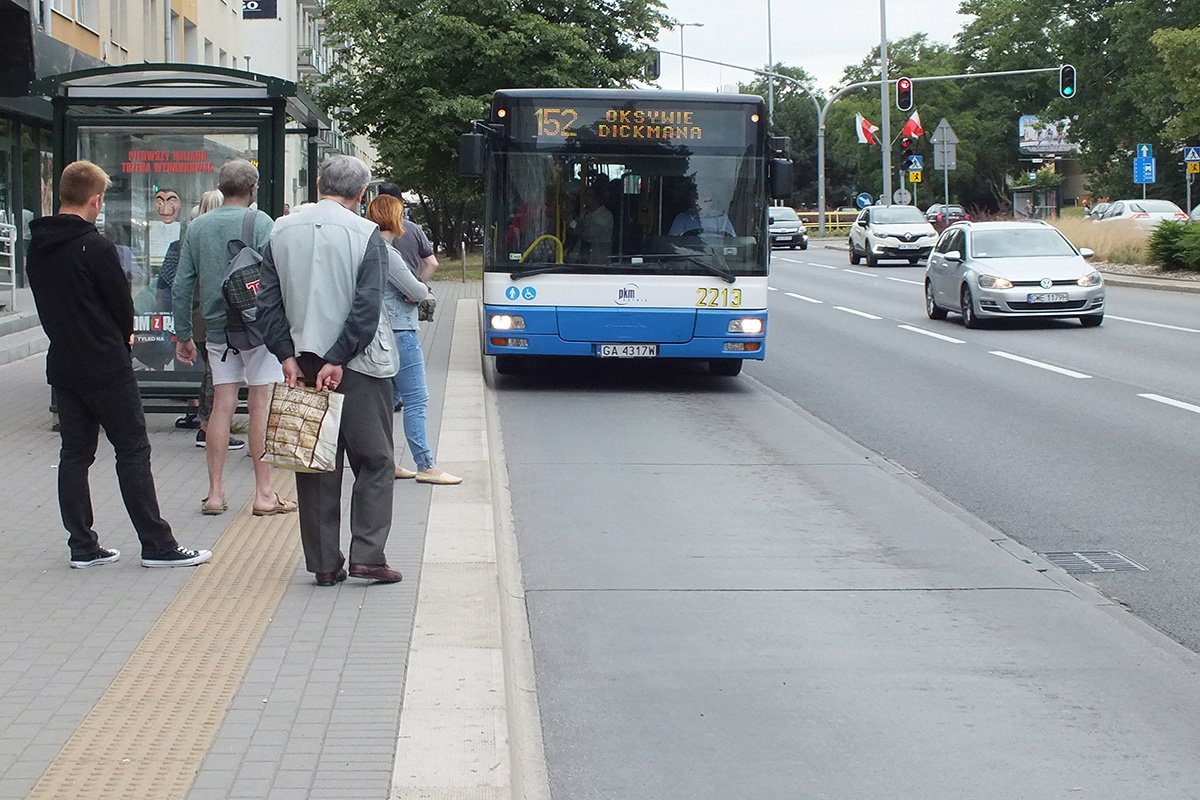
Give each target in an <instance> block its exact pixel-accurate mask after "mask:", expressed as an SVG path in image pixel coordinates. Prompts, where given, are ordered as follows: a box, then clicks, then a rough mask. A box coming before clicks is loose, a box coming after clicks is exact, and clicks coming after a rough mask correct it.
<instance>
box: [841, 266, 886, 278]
mask: <svg viewBox="0 0 1200 800" xmlns="http://www.w3.org/2000/svg"><path fill="white" fill-rule="evenodd" d="M842 272H849V273H850V274H851V275H862V276H864V277H867V278H877V277H879V276H878V275H876V274H875V273H873V272H859V271H858V270H856V269H844V268H843V269H842Z"/></svg>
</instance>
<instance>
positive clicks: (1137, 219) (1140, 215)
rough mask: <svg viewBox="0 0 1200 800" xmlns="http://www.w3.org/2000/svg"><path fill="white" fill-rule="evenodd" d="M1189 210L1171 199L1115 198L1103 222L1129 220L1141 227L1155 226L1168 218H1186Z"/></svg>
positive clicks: (1106, 211) (1102, 219) (1105, 213)
mask: <svg viewBox="0 0 1200 800" xmlns="http://www.w3.org/2000/svg"><path fill="white" fill-rule="evenodd" d="M1187 218H1188V215H1187V212H1186V211H1184V210H1183V209H1182V208H1180V207H1179V206H1177V205H1175V204H1174V203H1172V202H1171V201H1170V200H1115V201H1113V203H1112V204H1111V205H1109V207H1108V209H1107V210H1105V212H1104V216H1103V217H1102V218H1101V219H1100V221H1101V222H1112V221H1114V220H1119V219H1123V220H1128V221H1130V222H1133V223H1134V224H1136V225H1137V226H1138V227H1139V228H1153V227H1154V226H1156V225H1158V223H1160V222H1162V221H1163V220H1167V219H1179V220H1186V219H1187Z"/></svg>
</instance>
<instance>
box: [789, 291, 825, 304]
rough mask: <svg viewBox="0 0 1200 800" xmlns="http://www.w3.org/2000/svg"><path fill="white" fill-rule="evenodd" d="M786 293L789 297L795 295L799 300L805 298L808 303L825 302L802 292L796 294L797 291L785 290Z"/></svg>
mask: <svg viewBox="0 0 1200 800" xmlns="http://www.w3.org/2000/svg"><path fill="white" fill-rule="evenodd" d="M784 294H786V295H787V296H788V297H794V298H796V299H797V300H803V301H804V302H806V303H823V302H824V301H823V300H815V299H813V298H811V297H805V296H804V295H802V294H796V293H795V292H784Z"/></svg>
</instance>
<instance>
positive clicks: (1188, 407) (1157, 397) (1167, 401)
mask: <svg viewBox="0 0 1200 800" xmlns="http://www.w3.org/2000/svg"><path fill="white" fill-rule="evenodd" d="M1138 397H1144V398H1146V399H1147V400H1153V401H1154V402H1156V403H1162V404H1163V405H1168V406H1174V407H1175V408H1182V409H1183V410H1184V411H1192V412H1194V413H1196V414H1200V406H1194V405H1192V404H1191V403H1184V402H1183V401H1181V400H1172V399H1171V398H1169V397H1163V396H1162V395H1161V394H1139V395H1138Z"/></svg>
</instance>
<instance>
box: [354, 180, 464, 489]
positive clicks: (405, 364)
mask: <svg viewBox="0 0 1200 800" xmlns="http://www.w3.org/2000/svg"><path fill="white" fill-rule="evenodd" d="M367 219H369V220H371V221H372V222H374V223H375V224H376V225H378V226H379V232H380V234H382V235H383V238H384V239H385V240H386V241H387V243H388V282H387V286H386V287H385V291H384V297H383V302H384V305H385V306H386V308H387V313H388V321H389V322H390V323H391V326H392V333H393V334H394V335H395V337H396V350H397V352H399V354H400V371H399V372H397V373H396V377H395V378H393V379H392V400H393V405H394V406H398V405H400V404H401V403H403V404H404V413H403V421H404V438H405V439H407V440H408V449H409V451H411V452H412V456H413V461H414V462H416V465H417V469H416V472H414V471H412V470H410V469H405V468H404V467H402V466H400V465H399V464H397V465H396V477H397V478H416V479H417V482H418V483H431V484H435V485H439V486H450V485H453V484H457V483H462V478H460V477H458V476H456V475H451V474H450V473H449V472H446V471H445V470H444V469H442V468H441V467H439V466H437V465H436V464H435V463H434V460H433V453H431V452H430V451H429V438H428V436H427V435H426V432H425V409H426V407H427V406H428V405H429V389H428V387H427V386H426V384H425V358H424V356H423V355H422V354H421V340H420V338H419V337H418V335H417V332H418V328H419V323H418V321H417V303H419V302H421V301H422V300H424V299H425V298H426V297H428V296H429V287H428V286H426V285H425V284H423V283H421V281H420V280H418V279H417V276H416V275H414V274H413V272H412V270H410V269H409V268H408V265H407V264H405V263H404V259H403V258H401V256H400V254H399V253H398V252H396V249H395V248H394V247H392V246H391V245H392V242H393V241H395V239H396V238H397V237H399V236H403V235H404V204H403V203H401V202H400V201H399V200H397V199H396V198H395V197H390V196H388V195H380V196H379V197H377V198H375V199H374V200H373V201H371V205H370V206H368V207H367Z"/></svg>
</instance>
